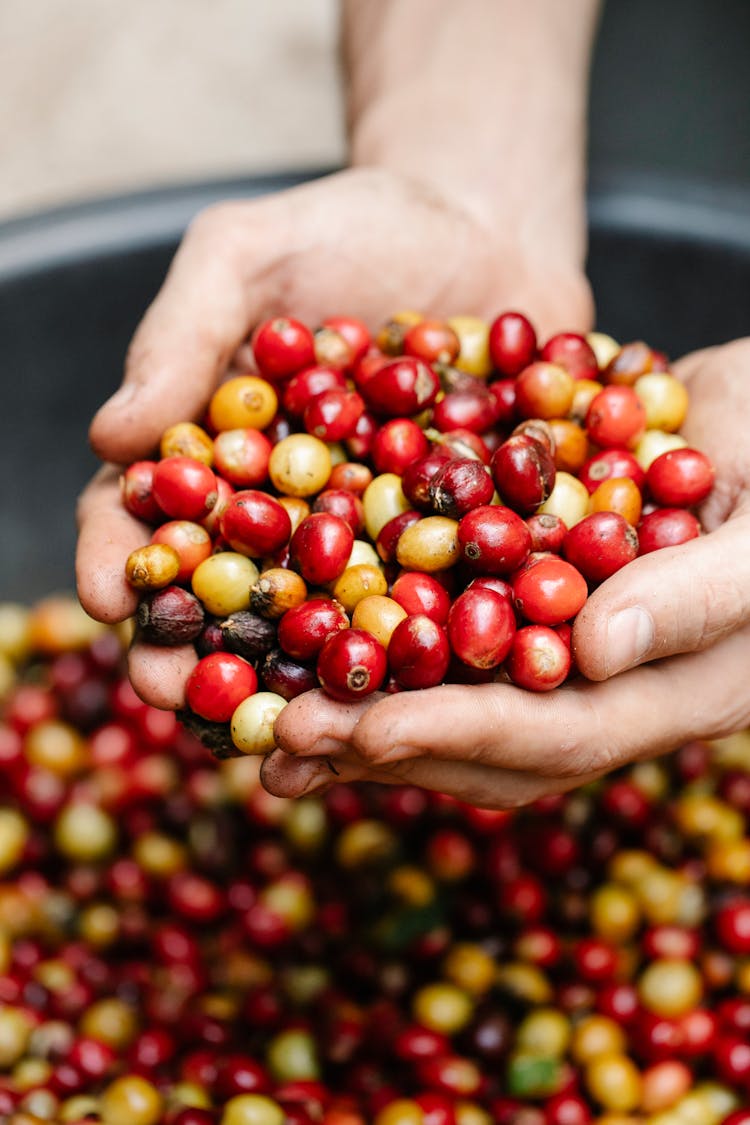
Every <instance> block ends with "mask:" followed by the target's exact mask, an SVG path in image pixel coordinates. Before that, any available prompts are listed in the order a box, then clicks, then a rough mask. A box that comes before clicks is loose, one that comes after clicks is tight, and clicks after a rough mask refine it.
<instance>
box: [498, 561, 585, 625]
mask: <svg viewBox="0 0 750 1125" xmlns="http://www.w3.org/2000/svg"><path fill="white" fill-rule="evenodd" d="M512 584H513V599H514V602H515V606H516V609H517V610H518V612H519V613H520V614H521V615H522V616H523V617H525V618H526V619H527V620H528V621H532V622H533V623H534V624H536V625H559V624H562V622H563V621H569V620H570V619H571V618H572V617H575V615H576V614H577V613H578V611H579V610H580V609H582V608H583V605H584V602H585V601H586V597H587V595H588V590H587V588H586V581H585V579H584V578H583V576H582V575H581V574H580V573H579V571H578V570H576V568H575V567H574V566H571V564H570V563H568V562H565V561H564V560H563V559H559V558H556V557H555V556H549V557H542V558H540V559H538V560H537V561H535V562H534V563H533V564H532V565H531V566H529V567H524V568H522V569H521V571H520V572H519V573H518V574H517V575H516V576H515V578H514V579H513V583H512Z"/></svg>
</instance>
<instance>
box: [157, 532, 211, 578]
mask: <svg viewBox="0 0 750 1125" xmlns="http://www.w3.org/2000/svg"><path fill="white" fill-rule="evenodd" d="M151 542H152V543H164V544H166V545H167V546H168V547H173V548H174V550H175V551H176V552H177V555H178V558H179V560H180V569H179V570H178V571H177V574H176V576H175V581H176V582H187V581H188V580H189V579H190V577H191V576H192V574H193V571H194V570H195V568H196V567H197V566H199V565H200V564H201V563H202V562H203V561H204V559H207V558H208V557H209V555H210V554H211V553H212V550H213V544H212V543H211V536H210V535H209V533H208V532H207V531H206V529H205V528H204V527H201V525H200V524H199V523H193V522H192V520H170V521H169V522H168V523H163V524H162V525H161V527H157V529H156V531H155V532H154V534H153V536H152V537H151Z"/></svg>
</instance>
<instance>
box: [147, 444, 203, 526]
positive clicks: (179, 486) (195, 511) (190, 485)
mask: <svg viewBox="0 0 750 1125" xmlns="http://www.w3.org/2000/svg"><path fill="white" fill-rule="evenodd" d="M153 492H154V499H155V500H156V503H157V504H158V505H159V507H160V508H161V510H162V511H163V512H165V513H166V514H167V515H168V516H171V518H172V519H175V520H200V519H202V518H203V516H205V515H207V513H208V512H210V511H211V509H212V508H213V506H214V504H215V503H216V500H217V491H216V477H215V476H214V474H213V473H212V472H211V470H210V469H209V467H208V465H205V464H204V463H203V462H202V461H195V460H194V459H193V458H192V457H167V458H166V460H164V461H159V463H158V464H157V466H156V468H155V469H154V480H153Z"/></svg>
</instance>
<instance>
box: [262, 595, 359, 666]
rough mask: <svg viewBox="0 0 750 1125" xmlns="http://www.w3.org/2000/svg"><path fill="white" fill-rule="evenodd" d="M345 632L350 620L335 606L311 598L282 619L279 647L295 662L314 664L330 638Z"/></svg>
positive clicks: (325, 600) (320, 599) (321, 599)
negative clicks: (342, 630) (305, 661)
mask: <svg viewBox="0 0 750 1125" xmlns="http://www.w3.org/2000/svg"><path fill="white" fill-rule="evenodd" d="M348 628H349V619H348V617H347V616H346V613H345V612H344V610H343V608H342V606H340V605H339V603H338V602H335V601H332V600H330V599H329V598H310V600H309V601H306V602H303V603H302V605H298V606H293V607H292V608H291V609H290V610H289V611H288V612H287V613H285V614H284V616H283V617H282V618H281V620H280V622H279V644H280V645H281V648H282V649H283V650H284V652H286V653H287V654H288V655H289V656H291V657H293V658H294V659H295V660H313V659H314V658H315V657H316V656H317V655H318V653H319V652H320V650H321V649H322V647H323V645H324V644H325V642H326V641H327V640H328V638H329V637H330V636H332V635H333V634H334V633H337V632H339V630H341V629H348Z"/></svg>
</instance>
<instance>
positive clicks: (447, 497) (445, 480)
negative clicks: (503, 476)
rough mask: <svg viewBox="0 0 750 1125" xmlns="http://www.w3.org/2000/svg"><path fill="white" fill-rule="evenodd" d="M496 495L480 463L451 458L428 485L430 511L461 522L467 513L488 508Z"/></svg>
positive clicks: (485, 470) (490, 478)
mask: <svg viewBox="0 0 750 1125" xmlns="http://www.w3.org/2000/svg"><path fill="white" fill-rule="evenodd" d="M494 492H495V486H494V484H493V482H492V477H491V476H490V474H489V473H488V472H487V469H486V468H485V466H484V465H482V464H481V462H479V461H474V460H473V459H470V458H463V457H454V458H453V459H452V460H450V461H446V463H445V464H444V465H443V466H442V468H440V469H438V471H437V473H435V475H434V476H433V478H432V480H431V481H430V486H429V493H430V502H431V504H432V508H433V511H435V512H437V513H438V514H439V515H441V516H450V518H451V519H454V520H460V519H461V517H462V516H465V515H466V513H467V512H470V511H472V509H474V508H479V507H480V506H482V505H485V504H489V502H490V500H491V499H492V497H493V495H494Z"/></svg>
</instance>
